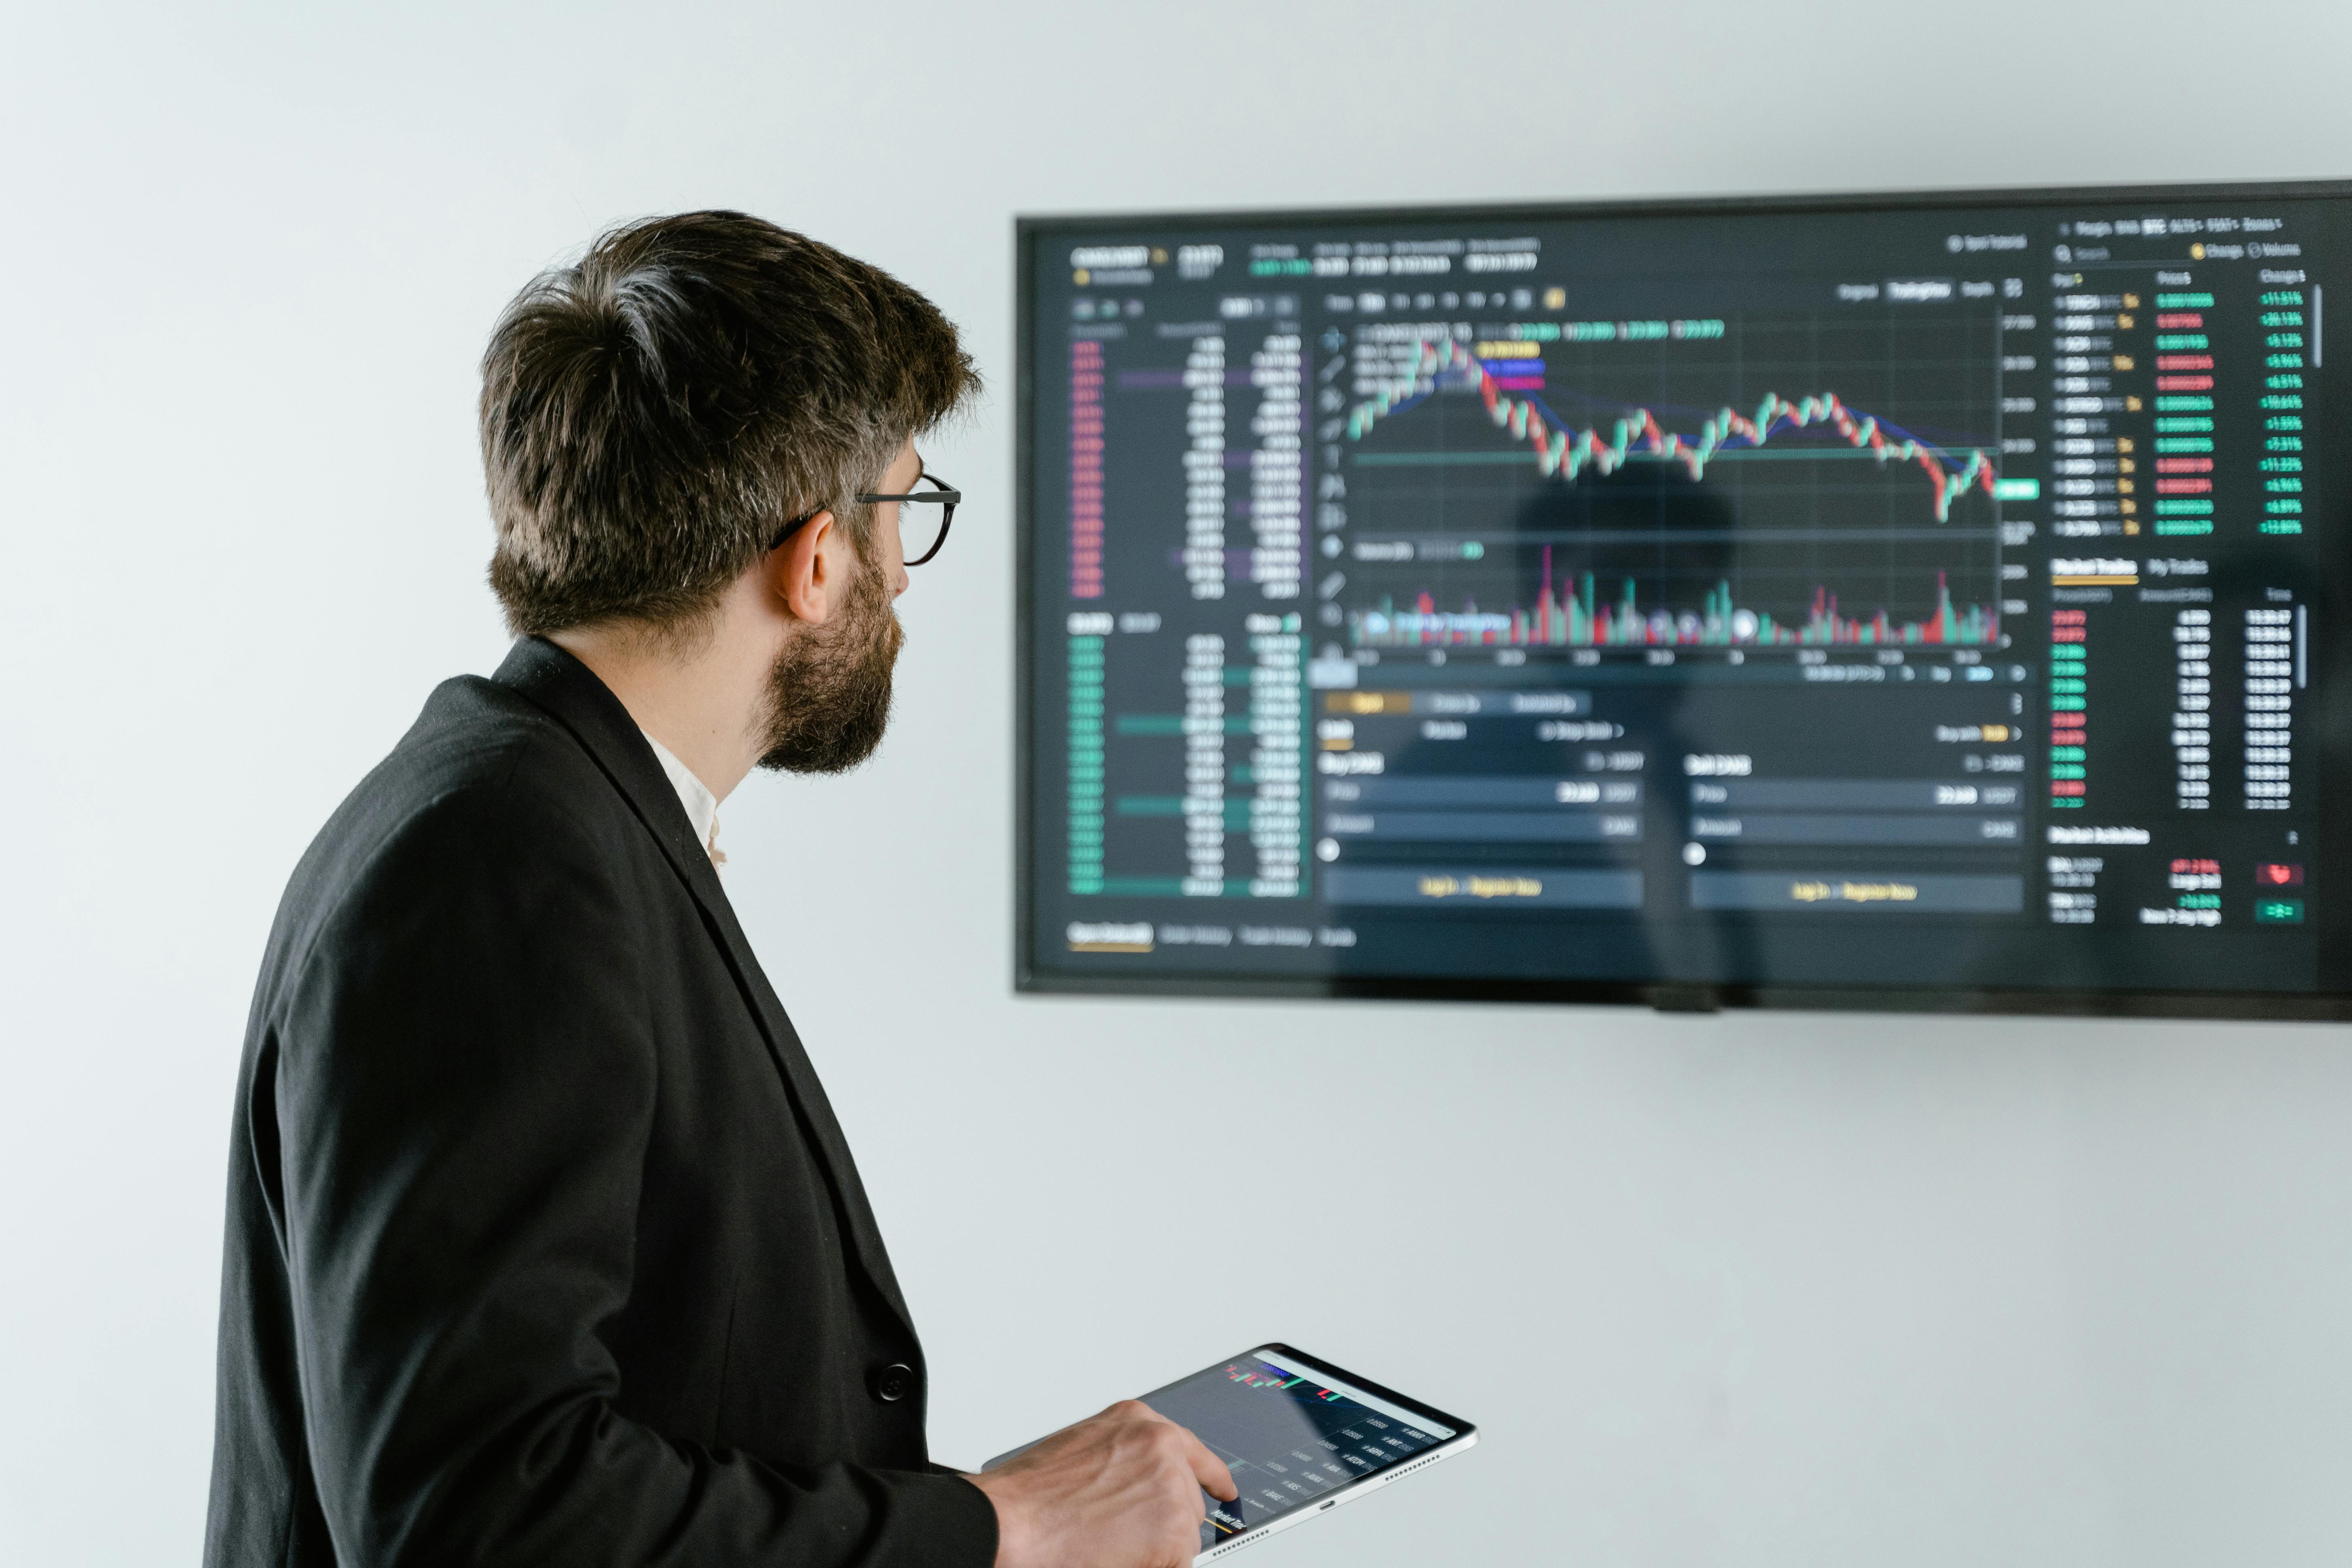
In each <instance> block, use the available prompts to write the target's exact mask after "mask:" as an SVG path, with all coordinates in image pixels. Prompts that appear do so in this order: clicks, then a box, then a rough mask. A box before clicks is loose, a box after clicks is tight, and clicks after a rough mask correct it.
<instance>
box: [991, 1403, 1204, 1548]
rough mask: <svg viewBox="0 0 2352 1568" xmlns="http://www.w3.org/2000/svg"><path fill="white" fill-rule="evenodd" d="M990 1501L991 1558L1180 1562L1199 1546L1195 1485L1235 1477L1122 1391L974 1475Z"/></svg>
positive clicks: (1196, 1442) (1194, 1440)
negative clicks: (1102, 1407) (1092, 1412)
mask: <svg viewBox="0 0 2352 1568" xmlns="http://www.w3.org/2000/svg"><path fill="white" fill-rule="evenodd" d="M971 1483H972V1485H974V1486H976V1487H978V1488H979V1489H981V1490H982V1491H984V1492H986V1493H987V1494H988V1500H989V1501H990V1502H992V1503H994V1504H995V1505H996V1568H1184V1565H1185V1564H1187V1563H1191V1562H1192V1559H1193V1558H1194V1557H1195V1556H1197V1555H1199V1553H1200V1551H1201V1519H1202V1512H1201V1491H1202V1489H1203V1488H1206V1489H1208V1490H1209V1491H1211V1492H1213V1493H1214V1494H1215V1495H1216V1496H1218V1497H1220V1498H1223V1499H1224V1500H1227V1501H1231V1500H1233V1498H1234V1478H1233V1476H1232V1475H1231V1474H1230V1473H1229V1472H1228V1471H1227V1470H1226V1469H1225V1467H1224V1465H1223V1463H1222V1462H1221V1461H1220V1460H1219V1459H1218V1458H1217V1457H1216V1456H1215V1455H1214V1454H1212V1453H1211V1452H1209V1450H1208V1449H1207V1448H1206V1447H1203V1446H1202V1442H1201V1440H1200V1439H1199V1438H1198V1437H1195V1436H1192V1433H1190V1432H1188V1431H1186V1430H1185V1429H1184V1428H1183V1427H1181V1426H1177V1425H1176V1423H1174V1422H1173V1421H1171V1420H1169V1419H1168V1417H1166V1416H1165V1415H1160V1413H1159V1412H1158V1411H1156V1410H1154V1409H1152V1408H1151V1407H1150V1405H1141V1404H1139V1403H1137V1402H1136V1401H1135V1400H1132V1399H1127V1400H1121V1401H1120V1402H1119V1403H1118V1404H1117V1405H1112V1406H1111V1407H1110V1408H1109V1409H1108V1410H1106V1411H1104V1412H1103V1413H1102V1414H1101V1415H1096V1416H1092V1417H1090V1418H1088V1419H1087V1420H1085V1421H1081V1422H1079V1423H1078V1424H1077V1425H1076V1426H1070V1427H1066V1428H1065V1429H1063V1430H1062V1431H1059V1432H1056V1433H1055V1434H1054V1435H1053V1436H1050V1437H1048V1438H1046V1439H1045V1441H1044V1442H1042V1443H1040V1444H1038V1445H1037V1446H1036V1447H1034V1448H1031V1449H1030V1450H1029V1451H1028V1452H1026V1453H1024V1454H1023V1455H1021V1456H1020V1457H1019V1458H1013V1459H1007V1460H1006V1461H1005V1462H1004V1463H1003V1464H1002V1465H1000V1466H998V1467H997V1468H995V1469H993V1470H989V1471H986V1472H984V1473H982V1474H981V1475H977V1476H974V1477H972V1478H971Z"/></svg>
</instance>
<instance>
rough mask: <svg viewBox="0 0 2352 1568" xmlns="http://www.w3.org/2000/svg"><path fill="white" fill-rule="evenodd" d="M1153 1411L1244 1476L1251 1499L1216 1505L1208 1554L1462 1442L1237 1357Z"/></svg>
mask: <svg viewBox="0 0 2352 1568" xmlns="http://www.w3.org/2000/svg"><path fill="white" fill-rule="evenodd" d="M1143 1403H1144V1404H1146V1405H1150V1406H1151V1408H1152V1409H1154V1410H1157V1411H1158V1412H1160V1414H1161V1415H1165V1416H1167V1417H1168V1418H1169V1419H1170V1420H1171V1421H1173V1422H1176V1423H1177V1424H1178V1425H1179V1426H1187V1427H1190V1428H1191V1429H1192V1432H1193V1434H1194V1435H1195V1436H1198V1437H1199V1438H1200V1439H1201V1441H1202V1442H1203V1443H1205V1444H1207V1445H1208V1447H1209V1448H1210V1449H1211V1451H1212V1452H1213V1453H1214V1454H1215V1455H1216V1456H1217V1458H1220V1459H1223V1461H1224V1462H1225V1466H1226V1468H1229V1469H1231V1470H1232V1471H1233V1474H1234V1487H1235V1488H1236V1489H1238V1490H1239V1491H1240V1493H1241V1496H1240V1497H1239V1498H1238V1499H1236V1500H1234V1501H1233V1502H1230V1503H1228V1502H1223V1501H1220V1500H1216V1499H1214V1498H1212V1499H1210V1500H1209V1502H1208V1508H1209V1517H1208V1519H1207V1521H1205V1522H1203V1523H1202V1526H1201V1549H1202V1551H1203V1552H1206V1551H1208V1550H1209V1549H1210V1548H1212V1547H1214V1546H1216V1545H1218V1544H1220V1543H1221V1542H1226V1541H1230V1540H1232V1539H1233V1538H1234V1536H1236V1535H1239V1534H1240V1533H1241V1532H1242V1531H1244V1530H1248V1529H1251V1528H1253V1527H1254V1526H1257V1525H1261V1524H1265V1523H1268V1522H1271V1521H1276V1520H1279V1519H1280V1518H1282V1517H1283V1516H1284V1515H1286V1514H1289V1513H1294V1512H1297V1511H1298V1510H1307V1509H1312V1508H1314V1507H1315V1506H1316V1504H1317V1503H1318V1502H1319V1501H1321V1500H1325V1499H1327V1498H1328V1497H1330V1496H1331V1495H1332V1494H1333V1493H1336V1492H1338V1491H1339V1489H1341V1488H1343V1487H1346V1486H1348V1485H1349V1484H1350V1483H1352V1482H1355V1481H1359V1480H1361V1479H1364V1478H1365V1477H1367V1476H1374V1475H1378V1474H1379V1473H1380V1472H1381V1471H1382V1470H1386V1469H1390V1468H1393V1467H1395V1466H1398V1465H1401V1464H1403V1463H1405V1462H1406V1461H1408V1460H1410V1459H1411V1458H1412V1457H1413V1456H1414V1455H1416V1454H1420V1453H1423V1452H1424V1451H1425V1450H1427V1449H1431V1448H1434V1447H1437V1446H1438V1445H1439V1444H1441V1443H1444V1442H1445V1441H1447V1440H1448V1439H1450V1438H1452V1437H1453V1436H1455V1433H1454V1428H1453V1427H1451V1426H1441V1425H1439V1424H1438V1423H1436V1422H1434V1421H1432V1420H1431V1419H1430V1418H1429V1417H1427V1416H1425V1415H1415V1414H1413V1413H1412V1411H1409V1410H1407V1409H1405V1408H1404V1407H1403V1406H1402V1405H1396V1404H1393V1403H1391V1401H1388V1400H1385V1399H1382V1398H1381V1397H1379V1396H1378V1395H1376V1394H1370V1393H1367V1392H1365V1391H1363V1390H1361V1389H1358V1388H1354V1387H1351V1386H1349V1385H1348V1384H1339V1383H1336V1382H1335V1381H1333V1380H1331V1378H1330V1374H1328V1373H1323V1372H1319V1371H1310V1372H1301V1371H1299V1370H1298V1369H1297V1367H1294V1366H1286V1365H1283V1364H1281V1363H1277V1362H1274V1361H1268V1360H1265V1359H1264V1358H1263V1357H1261V1356H1258V1355H1255V1354H1253V1355H1246V1356H1237V1357H1235V1358H1234V1360H1232V1361H1230V1362H1227V1363H1223V1365H1219V1366H1213V1367H1210V1368H1209V1369H1208V1370H1207V1371H1205V1372H1201V1373H1195V1374H1193V1375H1192V1376H1191V1377H1188V1378H1186V1379H1185V1380H1184V1381H1183V1382H1181V1383H1178V1384H1170V1385H1169V1386H1168V1387H1166V1388H1163V1389H1161V1390H1160V1392H1158V1393H1157V1394H1146V1395H1144V1399H1143Z"/></svg>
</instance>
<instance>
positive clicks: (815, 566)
mask: <svg viewBox="0 0 2352 1568" xmlns="http://www.w3.org/2000/svg"><path fill="white" fill-rule="evenodd" d="M840 553H841V540H840V538H839V531H838V530H837V529H835V527H834V518H833V513H831V512H829V511H821V512H819V513H817V514H816V515H815V516H814V517H813V518H811V519H809V521H808V522H807V523H806V524H805V525H804V526H803V527H802V529H801V530H800V531H798V532H797V533H794V534H793V536H792V537H791V538H790V539H787V540H786V541H784V543H783V547H782V549H780V550H776V551H773V552H771V553H770V555H769V559H768V576H769V585H770V587H771V588H772V591H773V592H774V593H775V595H776V597H778V598H780V599H782V601H783V602H784V608H786V609H788V610H790V611H791V612H792V613H793V616H794V618H795V619H798V620H803V621H806V622H808V623H809V624H810V625H811V626H823V625H824V623H825V622H826V621H827V620H829V619H830V618H832V616H833V604H834V600H835V598H836V597H837V596H838V594H839V589H840V586H841V571H842V564H841V561H840Z"/></svg>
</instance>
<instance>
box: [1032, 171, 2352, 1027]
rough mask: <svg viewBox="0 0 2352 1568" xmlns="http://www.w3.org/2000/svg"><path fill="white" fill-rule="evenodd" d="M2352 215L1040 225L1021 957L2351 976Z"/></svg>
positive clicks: (2271, 989)
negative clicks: (2338, 808)
mask: <svg viewBox="0 0 2352 1568" xmlns="http://www.w3.org/2000/svg"><path fill="white" fill-rule="evenodd" d="M2346 233H2347V207H2346V205H2345V204H2343V203H2341V202H2339V201H2336V200H2332V199H2330V200H2323V199H2316V198H2311V197H2304V198H2289V197H2277V196H2271V197H2263V196H2254V195H2238V194H2234V193H2230V194H2221V195H2214V194H2210V193H2209V194H2202V195H2176V196H2170V197H2167V196H2163V195H2145V194H2141V195H2130V196H2127V197H2124V198H2117V197H2115V196H2111V195H2085V196H2083V197H2081V198H2080V199H2070V198H2063V197H2061V198H2052V199H2050V200H2048V201H2046V202H2036V203H2032V204H2026V203H2021V204H2017V205H2005V206H1995V205H1986V206H1974V207H1952V208H1936V207H1927V208H1919V207H1912V208H1890V209H1889V210H1885V211H1877V212H1858V211H1843V212H1817V213H1805V214H1792V213H1787V212H1759V213H1752V214H1738V213H1734V214H1720V215H1708V216H1693V215H1687V214H1661V215H1656V216H1601V217H1580V216H1552V217H1545V216H1528V215H1525V214H1522V215H1519V216H1510V217H1504V218H1496V219H1492V220H1480V219H1478V218H1475V217H1464V216H1429V215H1404V216H1397V217H1381V216H1371V215H1367V216H1364V217H1362V218H1361V219H1354V218H1349V217H1345V216H1342V217H1336V218H1333V217H1326V218H1319V219H1315V220H1298V221H1287V222H1286V221H1283V220H1280V219H1275V218H1268V219H1263V220H1253V221H1251V222H1249V223H1246V224H1244V223H1237V222H1234V221H1229V220H1185V219H1133V220H1119V221H1118V223H1117V224H1116V225H1112V224H1108V223H1085V224H1073V225H1069V226H1060V227H1056V226H1031V227H1030V229H1029V230H1028V231H1027V234H1026V237H1025V244H1024V256H1025V257H1026V258H1027V260H1028V271H1027V274H1026V276H1025V277H1024V289H1025V290H1026V298H1025V301H1024V303H1025V308H1026V311H1027V327H1026V342H1025V350H1024V352H1025V360H1024V397H1025V398H1026V400H1027V402H1026V410H1025V412H1026V416H1027V424H1026V429H1027V431H1028V437H1027V445H1026V447H1025V448H1024V471H1025V473H1026V475H1027V481H1028V482H1027V492H1026V493H1027V512H1026V516H1025V519H1024V530H1025V533H1024V542H1025V546H1026V552H1025V559H1026V563H1027V564H1026V568H1025V570H1026V574H1027V576H1026V581H1025V582H1024V599H1025V604H1026V606H1027V610H1026V613H1027V616H1028V622H1027V625H1028V635H1029V641H1028V656H1027V658H1028V662H1027V666H1026V668H1025V669H1024V691H1025V694H1026V701H1027V705H1026V709H1025V719H1026V723H1025V728H1024V742H1023V743H1024V748H1025V752H1026V756H1025V765H1026V770H1027V777H1028V780H1029V784H1030V788H1029V792H1028V795H1027V801H1026V805H1025V810H1026V813H1027V820H1026V822H1025V824H1024V828H1025V832H1024V844H1025V847H1026V851H1025V854H1026V858H1025V864H1024V872H1023V875H1024V880H1025V884H1026V885H1025V888H1024V895H1025V899H1026V908H1027V919H1028V929H1027V931H1026V932H1025V933H1024V934H1025V938H1026V946H1027V951H1028V954H1029V963H1030V967H1031V971H1032V973H1033V975H1034V977H1036V978H1040V979H1043V980H1045V981H1048V982H1051V983H1054V984H1078V985H1082V986H1083V985H1085V984H1089V983H1091V982H1100V983H1102V984H1106V985H1110V986H1116V985H1120V984H1134V983H1138V982H1141V983H1145V984H1150V983H1151V982H1152V981H1154V980H1169V981H1183V980H1187V979H1191V980H1213V979H1215V978H1218V977H1243V978H1262V979H1272V980H1280V979H1286V978H1288V979H1302V980H1313V979H1329V980H1339V981H1345V980H1348V979H1350V978H1360V979H1375V980H1388V981H1398V980H1403V981H1411V980H1414V979H1426V980H1432V981H1444V982H1464V981H1470V982H1476V981H1494V982H1497V983H1505V984H1508V983H1525V982H1536V983H1540V982H1601V983H1614V982H1623V983H1653V982H1664V983H1692V984H1722V985H1731V986H1737V985H1743V984H1748V985H1776V984H1777V985H1821V986H1839V985H1878V986H1890V987H1909V988H1915V989H1916V988H1927V989H1934V988H1954V989H1967V988H1991V989H2008V990H2046V991H2050V992H2053V993H2058V992H2071V991H2099V990H2113V989H2132V988H2143V989H2154V990H2163V991H2169V992H2205V993H2210V994H2231V993H2273V994H2276V993H2305V994H2308V993H2313V992H2320V991H2326V992H2340V991H2342V990H2344V989H2345V988H2346V986H2345V978H2344V976H2343V975H2342V974H2341V973H2337V972H2336V970H2333V969H2330V968H2327V967H2326V965H2325V963H2324V959H2323V955H2324V954H2326V953H2330V952H2336V951H2338V950H2339V949H2340V947H2341V944H2340V943H2330V942H2327V941H2326V937H2327V934H2328V932H2329V931H2331V930H2333V929H2334V928H2335V927H2336V926H2337V925H2338V924H2340V921H2339V918H2338V916H2337V915H2336V910H2337V908H2338V907H2339V903H2340V900H2339V899H2338V897H2337V895H2336V889H2335V887H2334V882H2333V879H2332V874H2331V870H2330V866H2331V861H2330V858H2329V853H2328V849H2327V847H2326V842H2325V837H2326V833H2327V832H2328V829H2327V828H2326V826H2325V824H2326V806H2327V805H2328V804H2329V800H2328V797H2327V795H2326V792H2327V790H2328V788H2329V783H2330V780H2331V779H2332V778H2333V777H2334V776H2336V774H2335V771H2334V764H2333V763H2331V761H2330V758H2331V757H2332V756H2335V755H2336V754H2338V753H2339V752H2340V749H2341V744H2342V742H2341V740H2340V738H2339V736H2340V726H2338V725H2337V724H2336V722H2335V720H2334V713H2335V710H2336V709H2337V708H2338V707H2340V705H2341V704H2340V699H2339V698H2338V697H2337V695H2336V694H2337V693H2338V692H2339V691H2340V690H2342V689H2345V682H2344V679H2343V677H2342V675H2341V673H2340V668H2341V663H2342V660H2341V656H2340V651H2339V647H2340V639H2339V638H2337V637H2336V635H2335V631H2336V626H2338V625H2339V624H2340V623H2341V619H2342V616H2343V615H2344V613H2345V608H2346V606H2345V604H2344V602H2343V598H2344V588H2343V586H2342V584H2344V582H2345V581H2346V578H2345V573H2344V567H2345V564H2346V530H2345V521H2346V519H2345V516H2344V500H2343V498H2344V496H2345V495H2346V494H2347V490H2346V489H2345V486H2344V479H2343V475H2342V474H2341V472H2340V467H2341V461H2342V459H2341V458H2340V456H2339V455H2338V454H2336V453H2334V452H2332V451H2330V450H2328V449H2326V444H2325V443H2323V442H2322V441H2320V440H2319V439H2318V432H2319V431H2320V430H2321V429H2322V428H2324V426H2323V425H2322V423H2321V422H2322V421H2323V420H2324V419H2325V418H2326V416H2327V414H2328V411H2329V409H2330V408H2331V407H2332V406H2333V402H2334V398H2333V394H2332V392H2331V390H2330V389H2331V386H2332V382H2331V380H2330V378H2331V376H2332V374H2333V371H2332V369H2331V368H2330V367H2328V366H2327V365H2326V363H2325V357H2324V345H2325V306H2326V296H2327V294H2328V293H2329V292H2330V284H2331V282H2332V281H2333V280H2334V279H2336V278H2337V276H2338V275H2339V274H2340V273H2341V271H2342V268H2341V265H2340V261H2339V258H2341V257H2342V256H2343V255H2344V254H2345V237H2346Z"/></svg>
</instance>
